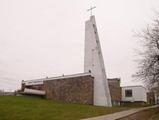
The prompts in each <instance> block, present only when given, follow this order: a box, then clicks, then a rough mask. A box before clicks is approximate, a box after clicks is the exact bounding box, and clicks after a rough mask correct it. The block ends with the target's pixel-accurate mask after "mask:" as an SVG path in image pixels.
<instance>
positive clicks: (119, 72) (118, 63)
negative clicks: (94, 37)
mask: <svg viewBox="0 0 159 120" xmlns="http://www.w3.org/2000/svg"><path fill="white" fill-rule="evenodd" d="M91 4H92V5H95V6H96V7H97V8H96V9H95V10H94V11H93V14H95V16H96V22H97V27H98V32H99V37H100V42H101V46H102V52H103V56H104V61H105V67H106V72H107V73H106V74H107V76H108V77H109V78H113V77H120V78H121V84H122V85H137V84H141V83H136V82H133V81H132V77H131V76H132V74H134V73H135V71H136V67H137V65H136V63H135V62H134V60H135V59H136V58H137V56H135V54H136V53H135V51H134V49H136V48H138V46H139V44H138V43H139V41H137V39H136V38H135V37H134V33H135V31H140V30H142V29H143V28H144V27H145V26H146V24H148V23H151V20H152V19H153V17H154V16H155V15H154V12H153V11H157V10H158V8H159V0H98V1H97V0H96V1H95V0H94V1H93V0H78V1H77V0H67V1H66V0H65V1H64V0H0V89H5V90H11V89H12V90H13V89H17V88H20V84H21V80H28V79H36V78H43V77H46V76H48V77H53V76H59V75H62V74H74V73H81V72H83V69H84V32H85V31H84V29H85V21H86V20H87V19H89V15H90V13H89V12H86V10H87V9H88V8H89V7H90V5H91Z"/></svg>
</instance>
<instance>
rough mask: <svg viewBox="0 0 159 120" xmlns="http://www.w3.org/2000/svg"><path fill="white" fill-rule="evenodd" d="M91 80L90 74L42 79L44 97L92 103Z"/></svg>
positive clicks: (69, 101) (70, 101)
mask: <svg viewBox="0 0 159 120" xmlns="http://www.w3.org/2000/svg"><path fill="white" fill-rule="evenodd" d="M93 80H94V78H93V77H91V76H90V75H87V76H80V77H73V78H63V79H57V80H56V79H55V80H48V81H44V89H45V91H46V98H47V99H52V100H60V101H65V102H68V103H82V104H93Z"/></svg>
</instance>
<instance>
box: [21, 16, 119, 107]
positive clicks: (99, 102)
mask: <svg viewBox="0 0 159 120" xmlns="http://www.w3.org/2000/svg"><path fill="white" fill-rule="evenodd" d="M119 92H120V91H119ZM22 93H23V94H34V95H44V96H45V97H46V98H47V99H53V100H61V101H65V102H69V103H82V104H91V105H96V106H109V107H111V106H112V100H111V95H110V89H109V85H108V79H107V76H106V72H105V66H104V60H103V56H102V50H101V46H100V41H99V36H98V30H97V26H96V21H95V16H91V17H90V19H89V20H88V21H86V22H85V56H84V72H83V73H80V74H73V75H63V76H59V77H50V78H42V79H36V80H26V81H22ZM118 100H119V101H120V98H118ZM118 100H116V101H118Z"/></svg>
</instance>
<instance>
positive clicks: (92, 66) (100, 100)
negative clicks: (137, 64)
mask: <svg viewBox="0 0 159 120" xmlns="http://www.w3.org/2000/svg"><path fill="white" fill-rule="evenodd" d="M89 71H91V73H92V75H93V76H94V105H97V106H109V107H111V106H112V104H111V97H110V91H109V86H108V81H107V77H106V72H105V67H104V60H103V56H102V51H101V46H100V42H99V36H98V31H97V27H96V22H95V16H91V17H90V20H88V21H86V23H85V56H84V72H89Z"/></svg>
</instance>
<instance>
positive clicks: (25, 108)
mask: <svg viewBox="0 0 159 120" xmlns="http://www.w3.org/2000/svg"><path fill="white" fill-rule="evenodd" d="M126 109H128V108H126V107H112V108H108V107H95V106H91V105H81V104H67V103H63V102H57V101H56V102H55V101H52V100H45V99H39V98H33V97H24V96H0V120H79V119H81V118H88V117H93V116H99V115H104V114H110V113H114V112H118V111H122V110H126Z"/></svg>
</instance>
